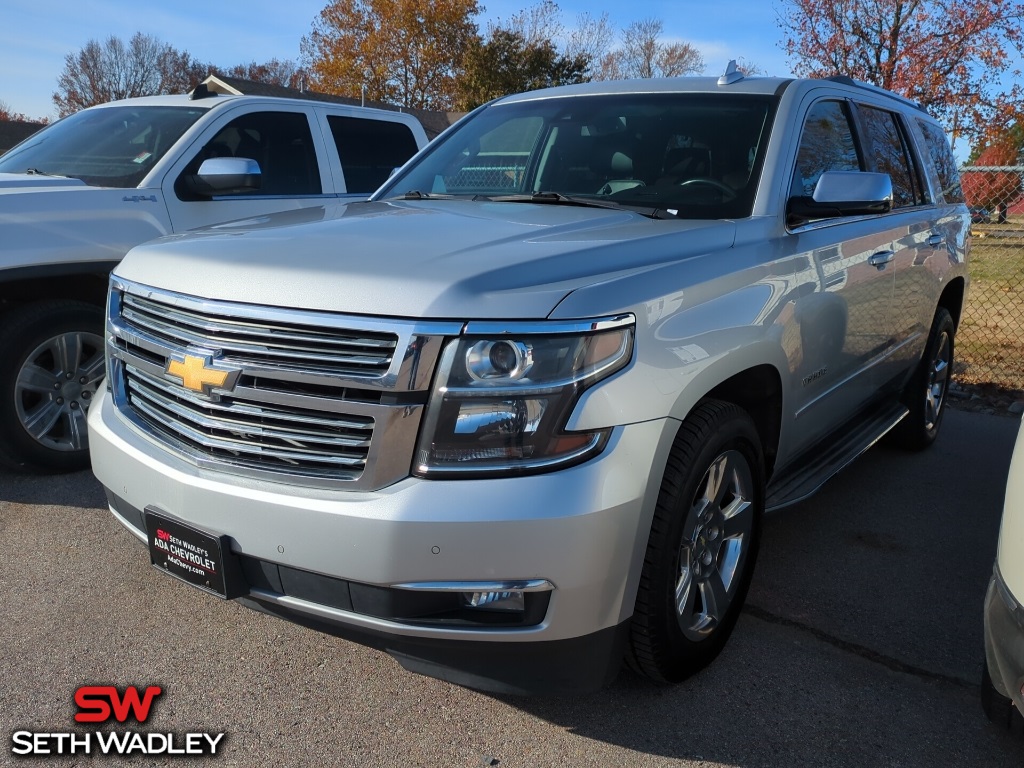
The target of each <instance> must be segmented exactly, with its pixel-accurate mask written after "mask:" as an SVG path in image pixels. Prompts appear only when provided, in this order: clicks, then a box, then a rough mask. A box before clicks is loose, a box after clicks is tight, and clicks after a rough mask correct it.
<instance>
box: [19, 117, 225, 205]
mask: <svg viewBox="0 0 1024 768" xmlns="http://www.w3.org/2000/svg"><path fill="white" fill-rule="evenodd" d="M206 111H207V108H205V107H191V106H190V107H157V106H116V107H102V108H100V109H87V110H83V111H81V112H76V113H75V114H73V115H70V116H69V117H66V118H64V119H63V120H60V121H59V122H56V123H54V124H53V125H51V126H48V127H47V128H44V129H43V130H41V131H39V133H37V134H35V135H33V136H30V137H29V138H28V139H26V140H25V141H24V142H22V143H21V144H19V145H18V146H17V147H15V148H14V149H12V150H11V151H10V152H8V153H7V154H5V155H4V156H3V157H0V172H2V173H40V174H46V175H49V176H69V177H71V178H75V179H81V180H82V181H84V182H85V183H86V184H89V185H91V186H95V187H135V186H138V184H139V182H141V181H142V179H143V177H145V175H146V174H147V173H149V170H150V169H151V168H152V167H153V165H154V164H155V163H156V162H157V161H158V160H159V159H160V158H161V157H163V156H164V154H165V153H166V152H167V150H168V149H170V147H171V146H172V145H173V144H174V142H176V141H177V140H178V139H180V138H181V135H182V134H183V133H184V132H185V131H186V130H188V128H189V126H191V125H192V124H193V123H195V122H196V120H198V119H199V118H200V116H202V114H203V113H204V112H206Z"/></svg>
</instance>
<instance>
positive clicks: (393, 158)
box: [327, 115, 416, 194]
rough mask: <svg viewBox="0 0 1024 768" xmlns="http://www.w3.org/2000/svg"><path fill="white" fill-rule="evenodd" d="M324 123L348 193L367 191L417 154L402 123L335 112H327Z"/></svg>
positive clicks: (385, 179) (379, 183) (412, 140)
mask: <svg viewBox="0 0 1024 768" xmlns="http://www.w3.org/2000/svg"><path fill="white" fill-rule="evenodd" d="M327 123H328V125H330V127H331V134H332V135H333V136H334V144H335V146H336V147H337V149H338V157H339V158H340V159H341V170H342V171H343V172H344V174H345V190H346V191H347V192H356V193H366V194H370V193H371V192H373V191H374V190H375V189H377V187H379V186H380V185H381V184H383V183H384V182H385V181H387V179H388V177H389V176H390V175H391V172H392V171H393V170H395V168H398V167H399V166H402V165H405V161H406V160H408V159H409V158H410V157H412V156H413V155H414V154H416V139H415V138H413V135H412V131H410V130H409V127H408V126H407V125H405V124H404V123H399V122H394V121H391V120H367V119H365V118H361V117H340V116H338V115H329V116H328V117H327Z"/></svg>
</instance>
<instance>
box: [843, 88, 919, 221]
mask: <svg viewBox="0 0 1024 768" xmlns="http://www.w3.org/2000/svg"><path fill="white" fill-rule="evenodd" d="M859 112H860V116H861V118H862V120H863V122H864V130H865V131H866V133H867V141H866V142H865V149H866V151H867V153H868V156H869V158H870V160H871V162H872V164H873V165H874V170H875V171H877V172H878V173H888V174H889V178H891V179H892V197H893V200H892V204H893V208H906V207H907V206H910V205H918V204H920V203H923V202H925V200H924V194H923V191H922V186H921V182H920V180H919V179H920V177H919V176H917V174H916V173H915V172H914V164H913V161H912V160H911V157H910V153H909V151H908V148H907V143H906V141H905V139H904V137H903V131H902V130H901V129H900V125H899V120H898V118H897V117H896V115H895V114H893V113H892V112H887V111H885V110H884V109H876V108H875V107H867V106H860V107H859Z"/></svg>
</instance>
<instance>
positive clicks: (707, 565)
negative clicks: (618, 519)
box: [626, 400, 764, 683]
mask: <svg viewBox="0 0 1024 768" xmlns="http://www.w3.org/2000/svg"><path fill="white" fill-rule="evenodd" d="M712 469H714V470H715V471H716V476H717V475H721V476H723V477H724V481H723V482H720V483H717V484H715V482H714V476H712V474H711V472H712ZM709 491H711V492H710V493H709ZM708 497H711V498H708ZM763 510H764V459H763V454H762V449H761V442H760V439H759V437H758V433H757V429H756V427H755V426H754V423H753V421H752V420H751V419H750V416H748V415H747V413H746V411H744V410H743V409H742V408H740V407H738V406H736V405H733V404H731V403H725V402H722V401H719V400H704V401H702V402H700V403H698V405H697V407H696V408H694V410H693V412H692V413H691V414H690V415H689V416H688V417H687V418H686V420H685V421H684V422H683V424H682V426H680V428H679V434H678V435H677V436H676V440H675V443H674V445H673V446H672V452H671V454H670V455H669V459H668V464H667V466H666V468H665V475H664V477H663V479H662V483H661V491H660V494H659V497H658V503H657V507H656V509H655V513H654V521H653V523H652V525H651V533H650V538H649V539H648V542H647V553H646V557H645V559H644V565H643V570H642V572H641V575H640V586H639V589H638V592H637V598H636V605H635V607H634V611H633V620H632V625H631V628H630V642H629V647H628V649H627V652H626V662H627V663H628V664H629V666H631V667H632V668H633V669H634V670H636V671H638V672H640V673H641V674H643V675H645V676H647V677H649V678H650V679H652V680H654V681H656V682H659V683H675V682H679V681H680V680H683V679H685V678H687V677H689V676H690V675H692V674H694V673H695V672H697V671H699V670H701V669H703V668H704V667H705V666H707V665H708V664H710V663H711V661H713V660H714V658H715V657H716V656H717V655H718V653H719V652H720V651H721V650H722V648H723V647H724V646H725V642H726V640H728V638H729V634H730V633H731V632H732V629H733V627H734V626H735V624H736V619H737V618H738V617H739V613H740V609H741V608H742V607H743V601H744V600H745V599H746V594H747V589H748V587H749V586H750V578H751V576H752V574H753V571H754V564H755V561H756V559H757V549H758V543H759V540H760V532H761V515H762V512H763ZM716 580H717V581H716ZM719 603H724V607H723V606H722V605H719Z"/></svg>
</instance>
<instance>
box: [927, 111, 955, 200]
mask: <svg viewBox="0 0 1024 768" xmlns="http://www.w3.org/2000/svg"><path fill="white" fill-rule="evenodd" d="M917 125H918V127H920V129H921V133H923V134H924V144H925V146H926V147H927V148H928V156H929V157H930V158H931V161H932V165H934V166H935V172H936V173H937V174H938V177H939V184H941V185H942V189H941V190H940V191H941V194H942V197H943V199H944V200H945V202H947V203H962V202H964V190H963V188H962V187H961V186H960V174H959V172H958V171H957V167H956V158H955V157H953V150H952V149H950V146H949V142H948V141H946V134H944V133H943V132H942V129H941V128H939V127H938V126H937V125H935V124H934V123H926V122H925V121H924V120H918V121H917Z"/></svg>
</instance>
